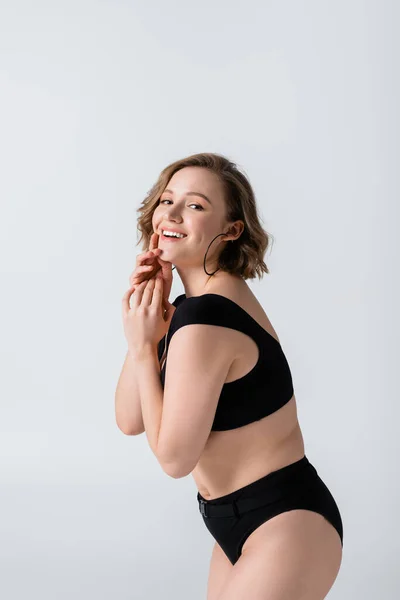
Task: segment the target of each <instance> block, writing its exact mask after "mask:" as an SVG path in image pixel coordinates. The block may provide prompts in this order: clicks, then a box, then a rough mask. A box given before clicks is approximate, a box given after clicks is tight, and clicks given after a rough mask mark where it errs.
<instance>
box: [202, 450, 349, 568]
mask: <svg viewBox="0 0 400 600" xmlns="http://www.w3.org/2000/svg"><path fill="white" fill-rule="evenodd" d="M197 500H198V503H199V510H200V513H201V514H202V516H203V521H204V523H205V525H206V527H207V529H208V531H209V532H210V533H211V535H212V536H213V538H214V539H215V540H216V541H217V542H218V544H219V545H220V546H221V548H222V550H223V551H224V552H225V554H226V556H227V557H228V558H229V560H230V561H231V563H232V564H233V565H234V564H235V562H236V561H237V560H238V559H239V557H240V555H241V552H242V547H243V544H244V543H245V541H246V539H247V538H248V537H249V535H250V534H251V533H252V532H253V531H254V530H255V529H257V527H259V526H260V525H261V524H262V523H265V521H268V519H271V518H272V517H274V516H276V515H279V514H280V513H283V512H286V511H289V510H294V509H297V508H300V509H306V510H311V511H314V512H317V513H319V514H321V515H323V516H324V517H325V518H326V519H327V520H328V521H329V522H330V523H331V524H332V525H333V527H334V528H335V529H336V531H337V532H338V534H339V536H340V540H341V543H342V546H343V524H342V519H341V516H340V512H339V509H338V506H337V504H336V502H335V500H334V498H333V496H332V494H331V492H330V491H329V489H328V488H327V486H326V485H325V483H324V482H323V481H322V479H321V478H320V477H319V475H318V473H317V470H316V469H315V467H314V466H313V465H312V464H311V463H310V462H309V460H308V458H307V457H306V456H303V458H301V459H300V460H298V461H296V462H294V463H291V464H290V465H287V466H285V467H283V468H281V469H278V470H277V471H273V472H272V473H268V475H266V476H265V477H262V478H261V479H257V480H256V481H253V482H252V483H250V484H249V485H246V486H244V487H242V488H240V489H238V490H235V491H234V492H231V493H230V494H226V495H225V496H220V497H219V498H213V499H212V500H206V499H205V498H203V496H202V495H201V494H200V492H198V493H197Z"/></svg>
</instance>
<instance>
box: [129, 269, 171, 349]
mask: <svg viewBox="0 0 400 600" xmlns="http://www.w3.org/2000/svg"><path fill="white" fill-rule="evenodd" d="M131 296H132V297H133V302H132V306H131V305H130V298H131ZM163 302H164V301H163V279H162V276H161V273H157V275H156V276H155V277H152V278H151V279H149V280H148V281H142V282H141V283H139V285H137V286H135V289H133V287H130V288H129V290H128V291H127V292H126V293H125V294H124V296H123V298H122V318H123V325H124V332H125V337H126V339H127V341H128V348H129V351H130V352H131V353H132V354H133V355H134V356H137V357H138V358H139V357H141V356H142V355H143V354H144V353H145V351H146V350H148V349H152V348H157V344H158V342H159V341H160V340H161V339H162V338H163V337H164V335H166V333H167V331H168V329H169V325H170V322H171V319H172V315H173V314H174V312H175V310H176V308H175V306H174V305H173V304H170V303H169V302H168V300H167V303H168V304H167V307H166V310H165V314H164V307H163Z"/></svg>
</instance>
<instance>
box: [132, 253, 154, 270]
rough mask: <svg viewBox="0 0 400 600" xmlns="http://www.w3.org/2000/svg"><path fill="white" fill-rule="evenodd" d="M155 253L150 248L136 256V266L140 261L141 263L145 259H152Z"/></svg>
mask: <svg viewBox="0 0 400 600" xmlns="http://www.w3.org/2000/svg"><path fill="white" fill-rule="evenodd" d="M154 257H155V254H154V252H153V251H152V250H148V251H147V252H142V254H139V255H138V256H137V257H136V266H137V267H138V266H140V264H141V263H143V262H144V261H145V260H149V259H151V258H152V259H154Z"/></svg>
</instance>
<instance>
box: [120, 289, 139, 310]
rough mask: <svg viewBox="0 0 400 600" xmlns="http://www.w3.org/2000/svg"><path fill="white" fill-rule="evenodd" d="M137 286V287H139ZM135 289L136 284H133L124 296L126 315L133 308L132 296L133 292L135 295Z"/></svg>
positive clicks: (123, 306)
mask: <svg viewBox="0 0 400 600" xmlns="http://www.w3.org/2000/svg"><path fill="white" fill-rule="evenodd" d="M139 285H140V284H139ZM137 287H138V286H137ZM137 287H136V289H137ZM135 291H136V290H135V288H134V286H131V287H130V288H129V289H128V290H127V291H126V292H125V294H124V295H123V297H122V314H123V315H124V316H126V315H127V314H128V312H129V311H130V309H131V305H130V298H131V296H132V294H133V295H134V294H135Z"/></svg>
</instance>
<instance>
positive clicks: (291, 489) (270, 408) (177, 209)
mask: <svg viewBox="0 0 400 600" xmlns="http://www.w3.org/2000/svg"><path fill="white" fill-rule="evenodd" d="M194 197H196V202H194V201H193V198H194ZM138 212H139V213H140V218H139V219H138V229H139V231H140V232H141V234H142V237H141V240H142V241H143V243H144V245H145V247H146V248H147V243H148V242H149V241H150V243H152V244H153V245H154V244H155V245H157V244H158V248H159V250H160V252H161V257H162V258H159V261H160V264H161V265H162V271H161V273H162V280H159V281H157V282H156V283H149V284H146V285H145V286H143V287H141V288H139V290H138V292H137V294H136V292H135V294H134V306H133V308H132V311H130V310H129V309H128V306H127V304H126V300H125V312H124V315H125V319H126V321H125V323H126V324H128V323H129V322H130V323H131V326H127V327H126V330H127V334H128V335H127V338H128V339H129V342H130V353H131V357H132V364H133V365H134V366H132V378H134V379H135V381H136V385H137V390H138V397H139V398H140V407H141V409H142V418H143V428H144V430H145V432H146V436H147V439H148V441H149V445H150V447H151V449H152V451H153V453H154V454H155V456H156V458H157V459H158V461H159V463H160V465H161V467H162V469H163V471H164V472H165V473H167V474H168V475H170V476H171V477H174V478H179V477H185V476H186V475H188V474H192V476H193V478H194V480H195V483H196V485H197V490H198V493H197V502H198V506H199V511H200V513H201V515H202V518H203V521H204V524H205V526H206V527H207V529H208V531H209V532H210V534H211V535H212V536H213V538H214V540H215V544H216V545H215V547H214V552H213V555H212V560H211V564H210V577H209V585H208V591H207V592H208V595H207V599H208V600H225V599H226V600H228V599H229V600H234V598H239V597H240V598H242V597H245V596H246V597H247V596H249V597H256V592H257V593H258V594H259V596H258V597H260V598H261V597H264V596H261V595H260V594H264V595H265V597H266V596H267V594H269V593H270V591H271V590H272V589H280V590H283V592H282V593H284V594H285V598H286V597H287V598H289V597H293V594H292V591H293V589H300V588H298V587H297V586H300V585H301V586H302V588H301V591H302V593H303V595H302V596H301V597H304V598H306V597H307V598H308V597H310V598H311V597H312V598H313V600H314V598H315V600H319V599H322V598H324V597H325V595H326V593H327V591H328V590H329V589H330V587H331V586H332V584H333V581H334V580H335V578H336V575H337V572H338V569H339V566H340V561H341V555H342V545H343V524H342V520H341V515H340V512H339V509H338V506H337V504H336V502H335V500H334V498H333V496H332V494H331V493H330V491H329V489H328V488H327V486H326V485H325V483H324V482H323V480H322V479H321V478H320V476H319V474H318V473H317V471H316V469H315V467H314V466H313V465H312V463H311V462H310V461H309V459H308V457H307V456H306V455H305V451H304V441H303V436H302V432H301V429H300V424H299V421H298V414H297V406H296V404H297V401H296V396H295V392H294V384H293V381H292V376H291V370H290V367H289V362H288V360H287V358H286V355H285V352H284V350H283V345H282V344H281V342H280V340H279V338H278V336H277V334H276V332H275V329H274V328H273V326H272V324H271V322H270V320H269V318H268V317H267V315H266V313H265V312H264V310H263V307H262V306H261V304H260V303H259V302H258V300H257V298H256V297H255V296H254V294H253V293H252V291H251V290H250V288H249V287H248V285H247V283H246V279H252V278H255V277H256V276H257V275H258V277H261V276H262V275H263V274H264V273H268V272H269V271H268V268H267V266H266V264H265V262H264V254H265V252H266V250H267V248H268V246H269V239H270V236H269V234H267V233H266V231H265V230H264V229H263V227H262V225H261V223H260V220H259V218H258V211H257V207H256V202H255V195H254V192H253V190H252V187H251V185H250V183H249V181H248V179H247V178H246V176H245V175H244V174H243V173H242V172H241V171H240V170H239V169H238V167H237V166H236V165H235V164H234V163H232V162H231V161H230V160H228V159H227V158H225V157H223V156H221V155H217V154H196V155H193V156H190V157H188V158H185V159H183V160H180V161H177V162H175V163H173V164H172V165H169V166H168V167H166V168H165V169H164V170H163V171H162V173H161V174H160V176H159V178H158V180H157V182H156V183H155V185H154V186H153V188H152V189H151V190H150V193H149V194H148V196H147V197H146V198H145V200H144V201H143V203H142V206H141V207H140V209H139V211H138ZM155 240H157V241H155ZM216 240H217V241H216ZM214 242H215V243H214ZM228 242H229V243H228ZM212 244H213V247H212V248H211V245H212ZM209 251H210V252H209ZM206 263H207V264H206ZM172 264H174V265H175V267H176V270H177V272H178V274H179V276H180V278H181V280H182V282H183V285H184V288H185V294H182V295H181V296H178V298H177V299H176V300H175V302H174V304H173V305H170V304H169V301H168V299H166V298H164V300H165V301H166V303H167V305H169V306H170V307H172V309H171V310H169V311H167V312H168V315H167V318H166V319H165V322H163V317H162V311H161V309H162V296H163V289H162V288H163V286H164V285H165V286H166V287H167V288H168V293H169V290H170V284H171V282H172V274H171V272H172V268H171V267H172ZM207 267H208V268H210V267H211V268H212V269H213V270H212V272H209V271H208V270H207ZM161 281H162V282H163V284H162V286H161ZM160 286H161V287H160ZM133 323H134V326H133ZM260 557H261V558H260ZM277 557H278V559H277ZM261 559H262V563H261V562H260V561H261ZM278 563H279V564H278ZM265 565H274V568H273V569H269V570H268V569H267V568H265ZM237 590H240V594H241V595H240V596H239V595H238V594H237ZM235 594H236V595H235ZM270 597H271V598H272V596H270ZM281 597H283V596H281ZM299 597H300V596H299Z"/></svg>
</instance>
